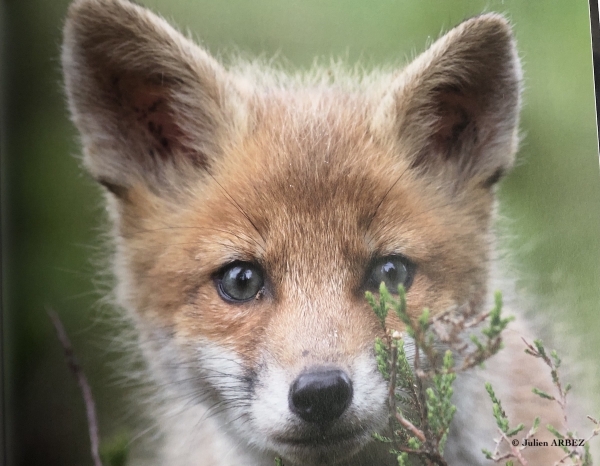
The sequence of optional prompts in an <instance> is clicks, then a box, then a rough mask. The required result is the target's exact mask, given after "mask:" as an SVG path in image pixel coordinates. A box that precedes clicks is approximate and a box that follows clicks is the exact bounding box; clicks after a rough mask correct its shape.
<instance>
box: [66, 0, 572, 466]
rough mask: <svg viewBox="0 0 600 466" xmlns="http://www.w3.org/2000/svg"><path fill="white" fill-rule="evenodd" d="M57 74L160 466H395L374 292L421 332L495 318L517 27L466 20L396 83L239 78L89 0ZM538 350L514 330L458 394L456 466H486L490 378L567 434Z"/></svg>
mask: <svg viewBox="0 0 600 466" xmlns="http://www.w3.org/2000/svg"><path fill="white" fill-rule="evenodd" d="M62 65H63V69H64V78H65V84H66V93H67V96H68V102H69V108H70V111H71V115H72V118H73V121H74V123H75V125H76V126H77V128H78V130H79V132H80V134H81V141H82V146H83V152H84V158H83V160H84V164H85V167H86V169H87V170H88V171H89V172H90V173H91V175H92V176H93V177H94V178H95V179H96V180H97V181H98V182H99V183H100V184H102V185H103V186H104V187H105V188H106V202H107V204H108V210H109V213H110V216H111V219H112V222H113V227H114V228H113V233H114V241H115V250H116V254H115V257H114V273H115V275H116V277H117V283H118V284H117V289H116V296H117V299H118V303H119V305H120V306H121V307H122V308H124V309H125V310H126V311H127V312H128V313H129V314H130V315H131V316H133V318H134V321H135V323H136V327H137V331H138V332H139V340H140V341H141V342H142V352H143V354H144V355H145V358H146V360H147V365H148V368H149V372H150V373H151V374H152V377H153V380H154V381H155V382H156V386H157V387H158V390H159V391H160V394H161V395H160V400H159V403H157V405H159V406H158V407H157V409H156V412H155V413H154V414H153V415H154V416H155V418H156V423H157V425H159V426H160V428H161V430H162V437H161V438H162V442H161V444H160V445H159V446H158V447H157V449H156V452H155V453H153V458H154V460H155V462H156V464H157V465H166V466H171V465H172V466H192V465H194V466H208V465H240V466H258V465H260V466H270V465H273V461H274V458H275V457H276V456H280V457H281V458H282V459H283V462H284V464H286V465H306V466H311V465H328V464H336V465H338V464H339V465H348V466H349V465H352V466H357V465H364V466H367V465H391V464H394V463H395V459H394V458H393V457H392V456H391V455H390V454H389V453H388V451H387V447H386V445H383V444H380V443H376V442H374V441H373V439H372V434H373V433H376V432H384V431H385V428H386V426H387V425H388V421H387V418H388V406H387V402H386V400H387V390H388V388H387V384H386V382H385V381H384V380H383V378H382V376H381V375H380V374H379V372H378V370H377V364H376V360H375V355H374V349H373V343H374V340H375V338H376V336H378V335H379V334H380V331H381V330H380V326H379V323H378V321H377V318H376V316H375V315H374V313H373V312H372V310H371V309H370V308H369V306H368V304H367V303H366V301H365V298H364V295H365V291H366V290H374V291H376V290H377V288H378V285H379V283H380V282H382V281H383V282H385V283H386V284H387V285H388V288H390V289H397V287H398V285H399V284H403V285H404V287H405V288H406V289H407V290H408V292H407V300H408V310H409V313H411V314H413V315H417V314H420V313H421V310H422V309H423V308H425V307H427V308H429V309H431V310H432V312H433V314H434V315H435V314H439V313H441V312H443V311H445V310H448V309H464V310H465V312H481V311H483V310H487V309H488V306H489V305H490V302H491V300H490V294H491V293H492V292H493V291H494V289H493V288H495V287H496V285H495V284H494V282H493V281H492V280H493V274H492V268H493V267H492V265H493V264H492V258H493V255H494V253H493V248H494V239H493V235H492V227H493V219H494V207H495V194H494V193H495V187H496V183H497V182H498V181H499V180H500V179H501V178H502V176H503V175H504V174H505V173H507V171H508V170H509V169H510V168H511V166H512V164H513V160H514V156H515V152H516V150H517V144H518V120H519V109H520V102H521V88H522V74H521V66H520V62H519V58H518V54H517V51H516V48H515V42H514V39H513V36H512V33H511V27H510V25H509V23H508V22H507V20H506V19H505V18H504V17H502V16H501V15H498V14H493V13H491V14H485V15H482V16H478V17H475V18H472V19H469V20H467V21H465V22H463V23H462V24H460V25H459V26H457V27H456V28H454V29H452V30H451V31H450V32H448V33H447V34H446V35H444V36H443V37H441V38H440V39H439V40H437V41H436V42H435V43H433V45H431V46H430V47H429V49H428V50H426V51H425V52H424V53H423V54H422V55H420V56H418V57H417V58H416V59H415V60H414V61H413V62H412V63H410V64H409V65H408V66H406V67H405V68H404V69H401V70H398V71H396V72H390V73H387V72H383V71H378V72H372V73H361V72H348V71H343V70H342V69H341V67H336V66H332V67H331V69H313V70H311V71H310V72H307V73H304V74H302V73H298V74H297V75H288V74H286V73H284V72H283V71H281V70H278V69H272V68H269V67H267V66H263V65H260V64H257V63H237V64H234V65H232V66H229V67H227V68H226V67H224V66H223V65H221V64H219V63H218V62H217V61H216V60H215V59H214V58H212V57H211V56H210V55H209V54H208V53H207V52H206V51H205V50H204V49H202V48H201V47H199V46H198V45H196V44H194V43H193V42H192V41H190V40H189V39H187V38H186V37H184V36H183V35H182V34H180V33H178V32H177V31H176V30H175V29H174V28H173V27H171V26H170V25H169V24H168V23H167V22H166V21H165V20H163V19H162V18H160V17H158V16H156V15H155V14H153V13H151V12H149V11H148V10H146V9H145V8H143V7H141V6H138V5H136V4H134V3H131V2H129V1H127V0H76V1H74V2H73V3H72V5H71V7H70V9H69V12H68V17H67V20H66V25H65V30H64V44H63V52H62ZM511 312H512V313H514V312H515V310H511ZM389 319H390V322H389V327H390V328H395V329H397V330H400V331H401V330H402V329H403V325H402V324H401V323H400V322H399V321H398V320H394V317H389ZM526 334H527V330H526V329H525V326H524V324H522V323H520V321H519V320H517V321H516V322H514V323H513V324H511V326H509V329H508V330H507V331H506V335H505V343H506V348H505V349H504V350H503V351H502V352H500V353H499V354H498V355H497V356H495V357H494V358H493V359H491V360H490V361H488V363H487V369H485V370H483V369H481V370H474V371H472V372H469V373H466V374H464V375H462V377H459V379H458V381H457V382H456V384H455V397H454V399H455V403H456V404H457V406H458V411H457V414H456V416H455V419H454V421H453V425H452V428H451V434H450V438H449V439H448V443H447V446H446V449H445V456H446V458H447V461H448V463H449V464H452V465H483V464H491V462H489V461H487V460H485V458H484V456H483V454H482V453H481V449H482V448H493V438H494V437H495V436H496V435H497V431H496V428H495V422H494V419H493V417H492V415H491V403H490V402H489V399H488V397H487V394H486V393H485V389H484V387H483V381H485V380H489V381H491V382H492V383H493V384H494V386H495V388H496V391H497V393H498V394H499V396H500V397H501V398H502V399H503V401H504V404H505V406H504V407H505V409H506V411H507V412H508V415H509V417H510V418H511V420H513V421H514V422H515V424H516V423H517V422H521V421H522V422H525V423H528V422H531V421H532V419H533V418H534V416H535V415H537V414H543V415H544V416H545V418H544V421H545V422H552V423H554V424H555V425H557V426H559V425H560V424H561V420H560V416H559V413H558V412H555V411H553V409H552V408H550V407H549V405H550V404H549V403H548V404H546V403H545V402H544V401H543V400H541V399H539V398H538V397H536V396H535V395H533V394H531V387H532V386H533V385H537V386H539V387H541V388H544V387H545V386H547V384H546V382H545V380H546V379H547V378H549V377H547V375H548V374H547V372H548V371H547V369H545V368H544V367H542V366H541V365H538V362H537V360H536V359H534V358H531V357H529V356H526V355H524V354H523V344H522V342H521V340H520V337H521V335H526ZM408 353H410V351H408ZM538 379H539V380H538ZM538 438H540V439H543V434H540V436H539V437H538ZM526 451H527V450H526ZM560 454H561V450H560V449H558V448H552V447H546V448H532V449H529V456H528V461H529V464H530V465H531V464H535V465H541V466H548V465H550V464H552V462H553V460H555V459H556V458H557V457H559V456H560Z"/></svg>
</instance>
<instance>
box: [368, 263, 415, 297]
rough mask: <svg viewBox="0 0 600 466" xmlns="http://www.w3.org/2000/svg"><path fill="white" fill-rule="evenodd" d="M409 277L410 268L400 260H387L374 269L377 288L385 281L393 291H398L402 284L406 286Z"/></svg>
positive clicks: (387, 286)
mask: <svg viewBox="0 0 600 466" xmlns="http://www.w3.org/2000/svg"><path fill="white" fill-rule="evenodd" d="M407 278H408V270H407V268H406V266H405V265H404V264H403V263H402V262H400V261H399V260H386V261H385V262H383V263H382V264H381V265H379V266H378V267H377V268H375V270H374V271H373V285H374V287H375V289H378V288H379V285H380V284H381V282H383V283H385V286H386V288H387V289H388V290H389V291H390V292H391V293H396V292H397V291H398V285H400V284H402V285H404V286H406V283H405V282H406V279H407Z"/></svg>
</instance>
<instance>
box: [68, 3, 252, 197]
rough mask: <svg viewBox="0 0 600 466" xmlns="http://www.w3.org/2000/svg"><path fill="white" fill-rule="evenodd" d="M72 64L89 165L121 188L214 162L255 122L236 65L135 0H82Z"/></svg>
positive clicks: (73, 11) (71, 92) (77, 6)
mask: <svg viewBox="0 0 600 466" xmlns="http://www.w3.org/2000/svg"><path fill="white" fill-rule="evenodd" d="M62 66H63V71H64V79H65V86H66V93H67V97H68V101H69V107H70V110H71V114H72V118H73V121H74V122H75V124H76V126H77V128H78V129H79V132H80V133H81V137H82V142H83V147H84V162H85V165H86V166H87V168H88V169H89V171H90V172H91V174H92V175H93V176H94V177H95V178H96V179H97V180H98V181H100V182H101V183H103V184H104V185H105V186H107V187H108V188H109V189H110V190H111V191H113V192H114V193H115V194H117V195H119V193H123V192H125V191H126V190H127V188H128V187H130V186H131V185H132V184H135V183H137V182H140V181H141V182H144V183H146V184H148V185H155V187H156V185H157V184H161V183H162V184H164V183H165V182H168V181H169V178H170V177H171V176H172V174H173V173H181V174H183V173H189V172H190V171H194V170H201V169H206V168H207V167H209V166H210V164H211V163H212V162H213V159H214V158H215V157H218V155H219V148H220V147H222V141H223V140H224V139H225V138H231V137H233V135H234V134H237V133H239V132H240V131H241V130H243V127H244V126H245V118H246V116H245V110H244V109H245V108H246V107H245V99H244V98H243V96H242V92H241V90H240V88H239V87H238V86H237V85H236V83H235V82H234V81H233V78H232V77H230V76H229V75H228V74H227V72H226V71H225V70H224V69H223V68H222V67H221V66H220V65H219V64H218V63H217V62H216V61H215V60H214V59H213V58H212V57H210V56H209V55H208V54H207V53H206V52H205V51H204V50H202V49H201V48H200V47H198V46H197V45H195V44H194V43H192V42H191V41H190V40H188V39H187V38H185V37H184V36H182V35H181V34H180V33H178V32H177V31H175V30H174V29H173V28H172V27H171V26H170V25H169V24H168V23H167V22H166V21H164V20H163V19H162V18H159V17H158V16H156V15H154V14H153V13H151V12H149V11H148V10H146V9H144V8H142V7H140V6H137V5H135V4H133V3H130V2H129V1H127V0H76V1H75V2H73V4H72V5H71V6H70V8H69V12H68V17H67V20H66V24H65V28H64V42H63V51H62Z"/></svg>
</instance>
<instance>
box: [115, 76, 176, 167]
mask: <svg viewBox="0 0 600 466" xmlns="http://www.w3.org/2000/svg"><path fill="white" fill-rule="evenodd" d="M115 82H116V87H117V89H116V91H117V95H118V98H119V101H120V106H121V108H122V109H123V111H124V113H125V115H123V117H124V121H123V124H125V125H131V126H132V127H133V128H132V129H134V131H135V133H136V134H138V135H139V134H140V133H141V135H142V137H143V140H145V141H147V144H148V154H149V155H150V156H152V157H154V156H155V154H158V156H159V157H160V158H161V159H163V160H166V159H168V158H169V157H171V156H172V154H173V151H175V150H177V149H181V148H182V144H181V140H182V132H181V130H180V128H179V126H178V125H177V124H176V123H175V121H174V117H173V114H172V112H171V110H170V108H169V104H168V100H167V99H168V98H169V90H168V88H166V87H165V86H162V85H160V84H156V83H154V82H151V81H150V80H143V79H139V78H135V77H129V76H123V77H121V78H120V79H117V80H115Z"/></svg>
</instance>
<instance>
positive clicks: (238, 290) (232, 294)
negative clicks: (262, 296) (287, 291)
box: [216, 262, 264, 303]
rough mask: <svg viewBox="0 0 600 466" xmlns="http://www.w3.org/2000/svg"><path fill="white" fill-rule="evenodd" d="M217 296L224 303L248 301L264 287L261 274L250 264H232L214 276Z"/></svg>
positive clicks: (258, 269)
mask: <svg viewBox="0 0 600 466" xmlns="http://www.w3.org/2000/svg"><path fill="white" fill-rule="evenodd" d="M216 285H217V290H218V291H219V295H220V296H221V298H223V299H224V300H225V301H230V302H235V303H241V302H245V301H249V300H251V299H252V298H254V297H256V295H257V294H258V293H259V292H260V291H261V290H262V288H263V286H264V278H263V273H262V271H261V270H260V268H258V267H257V266H256V265H254V264H252V263H250V262H233V263H232V264H229V265H228V266H226V267H225V268H223V269H222V270H221V272H219V274H218V275H217V276H216Z"/></svg>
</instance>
